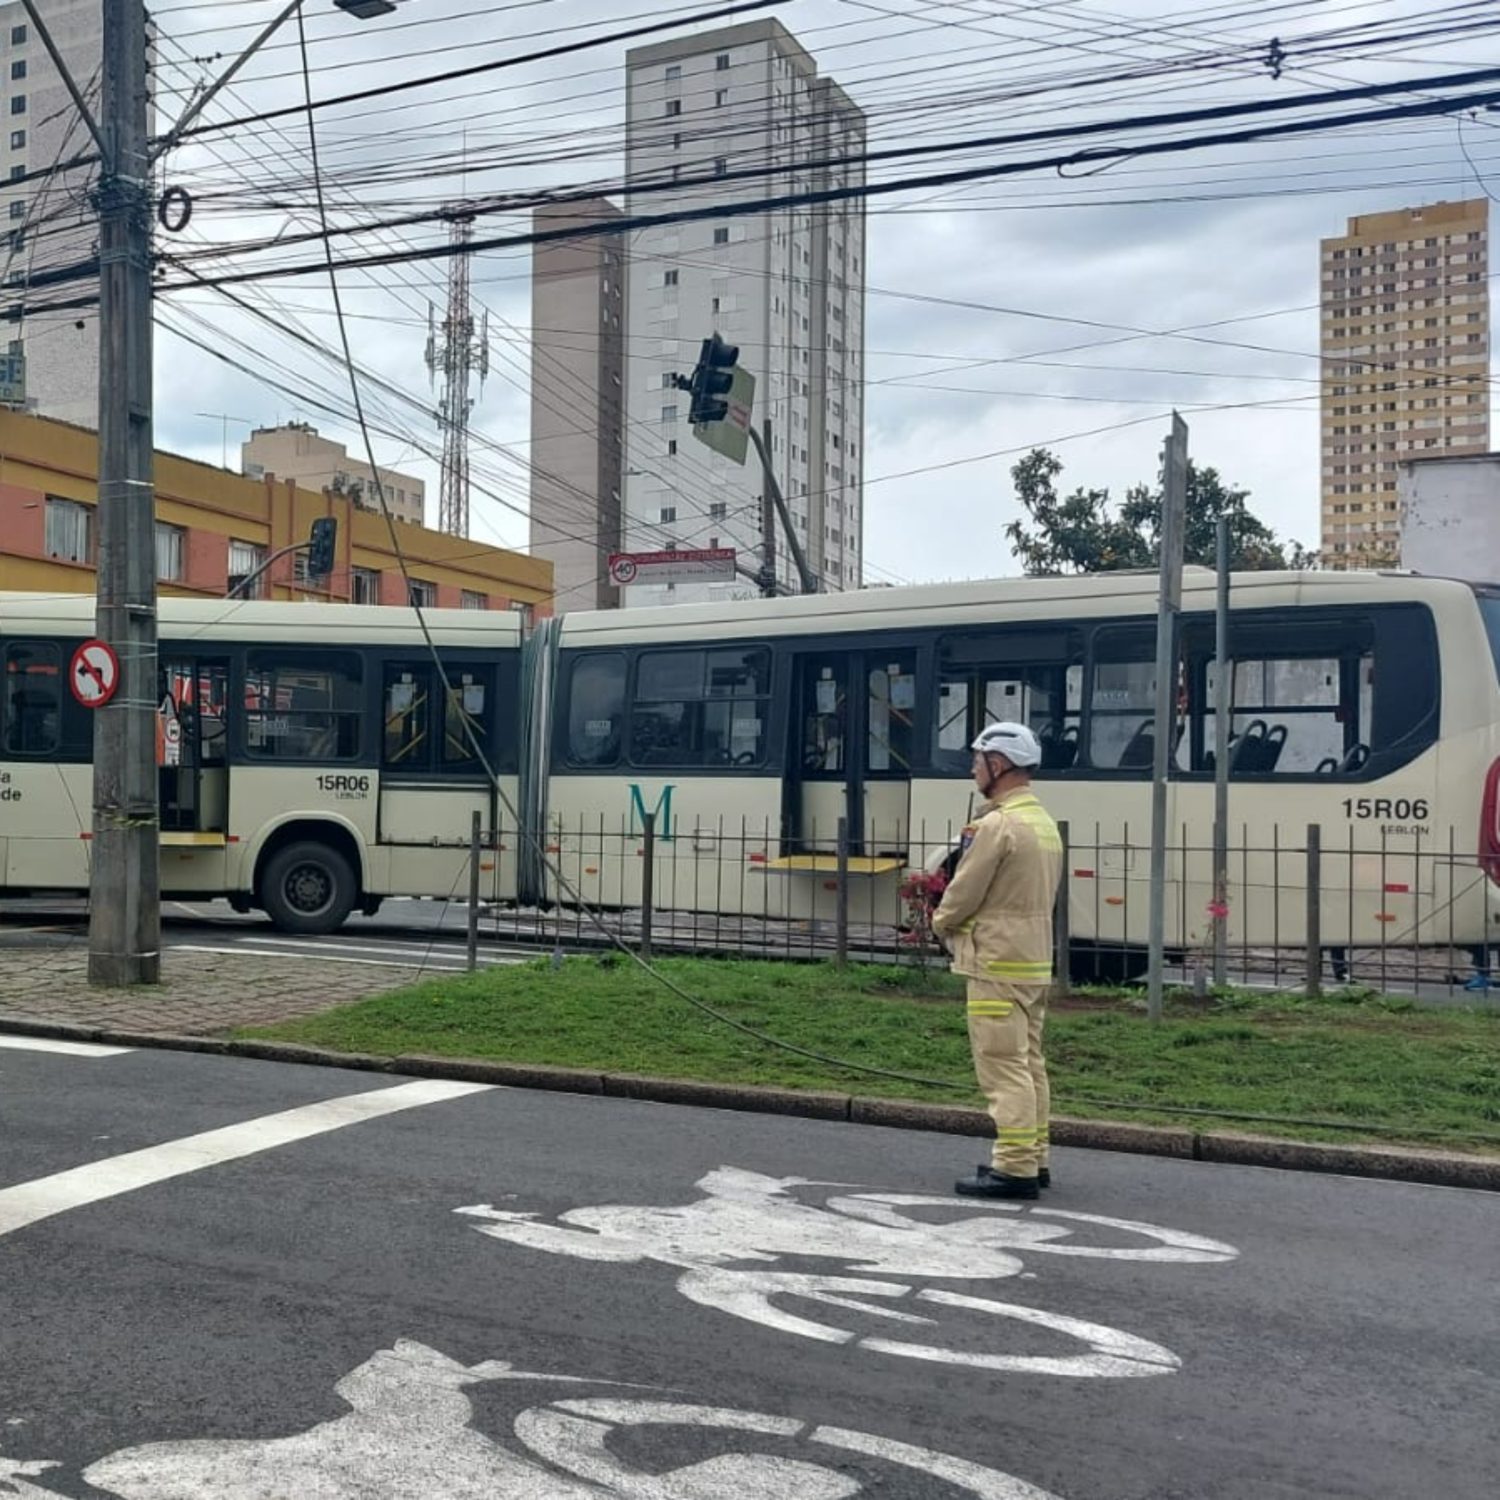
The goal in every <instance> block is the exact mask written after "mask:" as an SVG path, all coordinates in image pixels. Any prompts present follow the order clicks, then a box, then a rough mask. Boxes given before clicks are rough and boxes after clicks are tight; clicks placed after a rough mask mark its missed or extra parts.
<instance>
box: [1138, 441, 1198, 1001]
mask: <svg viewBox="0 0 1500 1500" xmlns="http://www.w3.org/2000/svg"><path fill="white" fill-rule="evenodd" d="M1187 443H1188V430H1187V423H1186V422H1184V421H1183V420H1182V418H1181V417H1179V416H1178V415H1177V413H1176V412H1175V411H1174V412H1173V413H1172V433H1171V436H1170V437H1169V438H1168V439H1167V446H1166V451H1165V453H1164V455H1163V462H1162V499H1161V531H1160V536H1161V594H1160V597H1159V599H1158V602H1157V611H1156V718H1155V733H1154V737H1153V752H1154V753H1153V756H1152V769H1151V956H1150V962H1149V965H1148V968H1147V984H1148V986H1149V988H1148V990H1147V995H1146V1013H1147V1014H1148V1015H1149V1016H1150V1018H1151V1019H1152V1020H1153V1021H1159V1020H1161V1004H1162V978H1163V976H1162V966H1163V961H1164V958H1165V952H1166V928H1167V778H1168V776H1169V775H1170V774H1171V769H1172V752H1173V750H1175V749H1176V744H1175V743H1174V735H1173V733H1172V731H1173V730H1174V729H1175V728H1176V726H1177V615H1178V612H1179V611H1180V610H1181V608H1182V551H1183V541H1184V533H1185V531H1186V521H1187V462H1188V456H1187ZM1183 878H1186V872H1184V876H1183Z"/></svg>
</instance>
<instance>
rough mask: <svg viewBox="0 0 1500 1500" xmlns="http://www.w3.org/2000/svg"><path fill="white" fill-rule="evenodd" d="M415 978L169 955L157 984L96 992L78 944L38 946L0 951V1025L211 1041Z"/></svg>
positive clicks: (342, 967)
mask: <svg viewBox="0 0 1500 1500" xmlns="http://www.w3.org/2000/svg"><path fill="white" fill-rule="evenodd" d="M417 977H418V976H417V975H416V974H415V973H414V972H413V971H412V970H410V969H400V968H394V967H391V968H387V967H384V966H378V967H377V966H374V965H369V964H341V963H329V962H326V961H323V960H318V961H317V962H309V961H305V960H304V961H300V962H299V961H298V960H295V959H280V958H261V957H257V956H253V955H247V956H244V957H241V956H239V955H229V954H219V953H184V952H182V951H180V950H178V949H174V948H168V949H167V950H166V951H165V953H164V954H163V956H162V983H161V984H160V985H157V986H145V985H143V986H139V987H137V988H132V989H129V990H124V991H112V990H97V989H94V988H92V987H91V986H90V985H89V983H88V952H87V948H86V945H85V944H84V942H83V941H82V940H81V939H80V940H78V941H75V942H70V943H66V944H60V945H57V946H47V947H26V948H21V947H9V946H7V947H4V948H0V1024H3V1022H4V1021H5V1020H6V1019H7V1018H17V1019H27V1020H37V1021H69V1022H73V1023H75V1024H77V1025H83V1026H114V1027H120V1028H122V1029H124V1030H126V1031H157V1032H176V1033H178V1034H180V1035H192V1036H215V1035H220V1034H223V1033H226V1032H229V1031H232V1030H233V1029H234V1028H236V1027H238V1026H261V1025H266V1024H268V1023H270V1022H272V1021H285V1020H290V1019H292V1018H293V1017H295V1016H309V1015H313V1014H315V1013H316V1012H318V1011H322V1010H327V1009H329V1007H331V1006H334V1005H345V1004H348V1003H349V1002H350V1001H352V1000H360V999H363V998H364V997H365V996H366V995H377V994H380V993H381V992H382V991H385V990H392V989H397V988H399V987H400V986H401V985H404V984H410V983H411V982H412V981H413V980H414V979H415V978H417Z"/></svg>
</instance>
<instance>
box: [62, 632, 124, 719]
mask: <svg viewBox="0 0 1500 1500" xmlns="http://www.w3.org/2000/svg"><path fill="white" fill-rule="evenodd" d="M119 685H120V658H119V657H118V656H116V655H115V651H114V647H113V646H110V645H107V644H106V643H105V642H104V641H85V642H84V643H83V644H82V645H81V646H80V647H79V648H78V649H77V650H76V651H75V652H74V653H73V660H72V661H71V662H70V663H69V664H68V686H69V687H70V688H72V690H73V696H74V697H75V698H76V699H77V700H78V701H79V702H80V703H81V704H83V706H84V707H85V708H103V707H104V705H105V704H106V703H108V702H109V700H110V699H111V698H113V697H114V695H115V689H116V688H118V687H119Z"/></svg>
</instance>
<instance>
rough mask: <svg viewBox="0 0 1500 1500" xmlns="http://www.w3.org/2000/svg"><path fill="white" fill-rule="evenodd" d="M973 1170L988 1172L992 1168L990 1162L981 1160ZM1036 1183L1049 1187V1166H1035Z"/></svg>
mask: <svg viewBox="0 0 1500 1500" xmlns="http://www.w3.org/2000/svg"><path fill="white" fill-rule="evenodd" d="M974 1170H975V1171H976V1172H988V1171H991V1170H992V1168H991V1167H990V1164H989V1163H988V1162H987V1161H982V1162H980V1163H979V1165H978V1166H977V1167H976V1168H975V1169H974ZM1036 1185H1037V1186H1038V1187H1039V1188H1049V1187H1051V1186H1052V1171H1051V1168H1049V1167H1038V1168H1037V1173H1036Z"/></svg>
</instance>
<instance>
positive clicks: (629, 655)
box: [546, 569, 1500, 972]
mask: <svg viewBox="0 0 1500 1500" xmlns="http://www.w3.org/2000/svg"><path fill="white" fill-rule="evenodd" d="M1232 600H1233V604H1232V628H1231V651H1230V654H1231V657H1232V660H1233V673H1232V679H1231V680H1232V684H1233V720H1232V723H1233V735H1234V739H1233V742H1232V745H1231V751H1230V755H1231V759H1230V842H1231V845H1232V846H1233V849H1234V854H1233V857H1232V860H1231V867H1230V893H1229V894H1230V903H1229V904H1230V919H1229V920H1230V937H1231V941H1232V942H1233V943H1234V944H1236V945H1239V944H1254V945H1266V946H1287V945H1291V944H1297V943H1300V942H1302V941H1303V940H1304V936H1305V932H1306V914H1307V897H1306V875H1305V871H1306V856H1305V854H1304V852H1303V851H1304V849H1305V846H1306V843H1307V829H1308V826H1309V825H1310V824H1317V825H1319V827H1320V832H1321V841H1322V849H1323V857H1322V870H1321V880H1320V888H1321V890H1322V893H1323V895H1322V913H1323V923H1322V937H1323V941H1324V942H1325V944H1327V945H1329V946H1334V945H1347V946H1358V945H1364V944H1369V943H1378V942H1385V943H1396V942H1399V943H1402V944H1407V945H1414V944H1419V943H1420V944H1427V943H1436V944H1446V943H1452V944H1455V945H1460V946H1472V945H1478V944H1480V943H1482V942H1485V941H1486V939H1487V936H1488V929H1489V925H1490V921H1491V918H1492V908H1493V907H1496V906H1500V902H1497V901H1496V900H1495V899H1494V897H1495V896H1496V891H1495V887H1494V885H1493V884H1492V882H1491V880H1487V879H1486V878H1485V872H1486V871H1488V872H1489V873H1490V874H1491V875H1492V876H1494V877H1500V828H1497V821H1496V820H1497V777H1500V765H1497V756H1500V687H1497V674H1496V646H1497V644H1500V593H1497V595H1496V596H1493V597H1492V596H1490V595H1489V594H1487V593H1486V592H1484V591H1483V590H1475V589H1474V588H1471V587H1470V586H1468V585H1466V584H1462V583H1456V582H1451V581H1445V580H1436V579H1424V578H1418V577H1413V576H1407V575H1399V574H1372V573H1304V574H1294V573H1249V574H1241V575H1237V576H1236V577H1235V579H1234V580H1233V593H1232ZM1213 606H1214V575H1213V574H1212V573H1211V572H1209V571H1206V570H1194V569H1190V570H1189V571H1188V575H1187V578H1186V581H1185V585H1184V596H1183V612H1182V615H1181V621H1180V627H1179V634H1178V652H1177V655H1178V691H1177V703H1178V721H1177V733H1176V736H1175V741H1174V752H1173V773H1172V780H1171V784H1170V794H1169V816H1168V824H1169V828H1170V830H1171V836H1170V840H1169V842H1170V845H1171V849H1170V853H1169V857H1168V870H1167V874H1168V881H1169V887H1168V893H1169V918H1168V942H1169V944H1170V945H1171V946H1172V947H1173V948H1174V949H1176V950H1178V951H1186V950H1191V949H1194V948H1201V947H1202V946H1203V945H1205V944H1206V943H1207V942H1208V941H1209V940H1210V933H1211V927H1210V914H1209V908H1210V904H1211V900H1212V886H1211V870H1212V864H1211V852H1210V851H1211V840H1212V816H1213V744H1214V724H1213V703H1214V692H1215V683H1214V621H1213ZM1155 609H1156V580H1155V578H1154V577H1146V576H1139V575H1128V574H1101V575H1094V576H1090V577H1084V578H1044V579H1015V580H1003V581H997V582H990V583H973V584H961V585H945V586H940V587H916V588H902V589H889V590H871V591H866V592H859V593H849V594H836V595H829V596H819V597H812V598H793V599H780V600H770V601H753V602H745V603H736V604H723V605H703V606H688V607H681V608H672V609H657V610H639V611H628V612H617V613H593V614H581V615H568V616H566V617H565V618H564V619H563V620H562V621H561V622H560V625H556V624H555V625H553V626H551V627H550V628H551V629H552V630H553V631H555V632H556V642H555V659H556V670H555V678H556V681H555V686H553V688H552V689H551V696H552V701H554V702H555V711H554V713H553V715H552V717H553V721H554V722H553V727H552V733H551V744H552V753H551V758H550V774H549V777H548V780H547V784H546V796H547V813H548V816H549V819H550V822H549V827H550V829H551V837H552V840H553V843H554V844H555V845H556V846H559V847H560V848H561V849H562V851H563V855H564V867H565V869H567V870H568V871H569V875H570V879H571V880H574V881H576V882H577V883H578V884H580V885H581V886H582V888H583V891H584V894H585V895H587V896H589V897H591V898H593V899H597V900H601V901H605V902H614V901H621V900H623V901H624V902H625V903H627V904H628V903H629V902H630V901H632V900H634V899H636V893H637V890H638V885H637V883H636V882H637V881H638V875H637V869H638V860H637V858H636V856H637V853H638V850H637V849H636V847H634V844H635V842H636V841H631V842H630V843H629V844H628V845H626V846H625V847H622V846H621V843H620V841H619V840H618V839H613V840H612V839H611V838H610V837H609V834H610V832H611V830H613V829H615V828H618V827H619V826H620V824H621V823H622V822H623V823H624V824H625V825H626V826H627V827H628V828H629V830H630V831H631V832H632V833H635V832H638V830H639V826H640V819H641V814H642V813H644V812H646V811H651V810H654V811H655V812H656V813H657V822H658V825H659V827H660V828H661V829H662V830H664V832H665V834H666V836H667V837H669V838H670V839H671V840H673V841H674V845H675V847H674V850H673V871H674V884H675V898H674V899H675V904H678V905H691V906H693V907H695V908H697V909H699V910H707V911H712V910H724V909H741V910H744V911H748V912H751V913H756V914H761V913H764V914H769V915H772V916H780V917H786V918H792V919H805V918H808V917H813V916H816V917H829V916H831V914H832V909H833V901H834V891H833V890H832V889H830V887H831V886H832V885H833V882H832V881H831V880H830V875H831V872H832V870H833V867H834V863H835V861H834V849H835V842H834V841H835V830H836V827H837V824H838V821H839V819H840V818H844V819H846V820H847V827H848V829H849V836H850V842H851V851H852V852H851V857H850V859H849V865H848V868H849V869H850V871H851V873H852V877H853V880H854V882H855V883H856V884H857V890H856V893H855V896H854V897H853V899H852V903H851V905H852V909H853V911H854V912H855V913H856V914H860V913H863V914H866V915H867V916H868V917H869V919H870V920H872V921H873V922H875V923H876V924H877V925H878V924H883V923H888V924H893V923H895V922H896V921H898V919H899V915H900V912H899V906H898V901H897V891H898V888H899V885H900V883H901V881H902V880H903V878H904V877H905V876H906V874H907V873H908V872H909V871H910V870H912V869H923V868H925V869H937V868H941V867H942V866H943V865H944V864H945V862H947V861H948V860H949V859H951V851H952V849H953V847H954V844H955V841H956V836H957V833H958V830H959V829H960V828H961V827H962V825H963V823H964V822H965V820H966V818H967V816H968V814H969V812H970V810H971V791H972V788H971V787H970V785H969V783H968V782H967V780H966V773H967V768H968V761H969V756H968V749H967V747H968V745H969V744H970V742H971V741H972V739H973V737H974V736H975V735H976V734H977V733H978V731H979V729H980V728H981V727H982V726H983V725H984V724H985V723H986V722H990V721H993V720H995V719H998V718H1010V719H1020V720H1024V721H1025V722H1027V723H1029V724H1030V725H1031V727H1032V728H1033V729H1034V730H1035V731H1036V732H1037V734H1038V735H1039V737H1040V738H1041V740H1042V743H1043V746H1044V750H1045V757H1046V758H1045V760H1044V763H1043V767H1042V769H1041V772H1040V775H1039V778H1038V780H1039V790H1040V793H1041V795H1042V798H1043V800H1044V801H1045V803H1046V804H1047V806H1048V807H1049V808H1051V809H1052V811H1053V813H1054V814H1055V815H1056V816H1057V817H1058V818H1059V819H1061V820H1065V821H1066V822H1067V824H1068V825H1069V833H1070V839H1071V846H1072V851H1073V856H1072V858H1071V859H1070V861H1069V866H1070V868H1069V889H1070V913H1069V916H1070V927H1071V935H1072V937H1073V939H1074V941H1075V944H1076V945H1077V948H1078V954H1077V955H1076V956H1077V957H1078V958H1080V959H1083V960H1087V959H1088V958H1089V956H1090V955H1091V954H1092V955H1093V958H1094V963H1095V967H1096V968H1100V965H1099V959H1100V956H1101V955H1121V954H1123V953H1125V952H1127V951H1128V950H1131V949H1138V947H1139V945H1142V944H1144V942H1145V940H1146V934H1147V923H1148V902H1147V881H1148V868H1147V866H1148V850H1149V831H1150V821H1151V808H1150V796H1151V790H1150V773H1151V764H1152V758H1153V745H1152V714H1153V702H1154V678H1155V667H1154V658H1155V628H1156V627H1155ZM601 810H603V811H604V812H605V814H606V815H607V816H606V817H605V818H604V819H603V821H602V824H600V826H601V831H602V834H603V836H602V837H597V836H595V835H594V834H593V833H592V832H591V830H592V829H593V828H594V826H595V825H596V824H598V823H600V815H601ZM659 899H660V898H659ZM1083 967H1084V968H1085V970H1087V967H1088V965H1087V963H1086V962H1085V963H1084V964H1083ZM1111 967H1114V961H1110V962H1107V963H1105V964H1104V965H1103V966H1102V969H1100V971H1101V972H1103V971H1104V970H1107V969H1109V968H1111Z"/></svg>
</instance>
